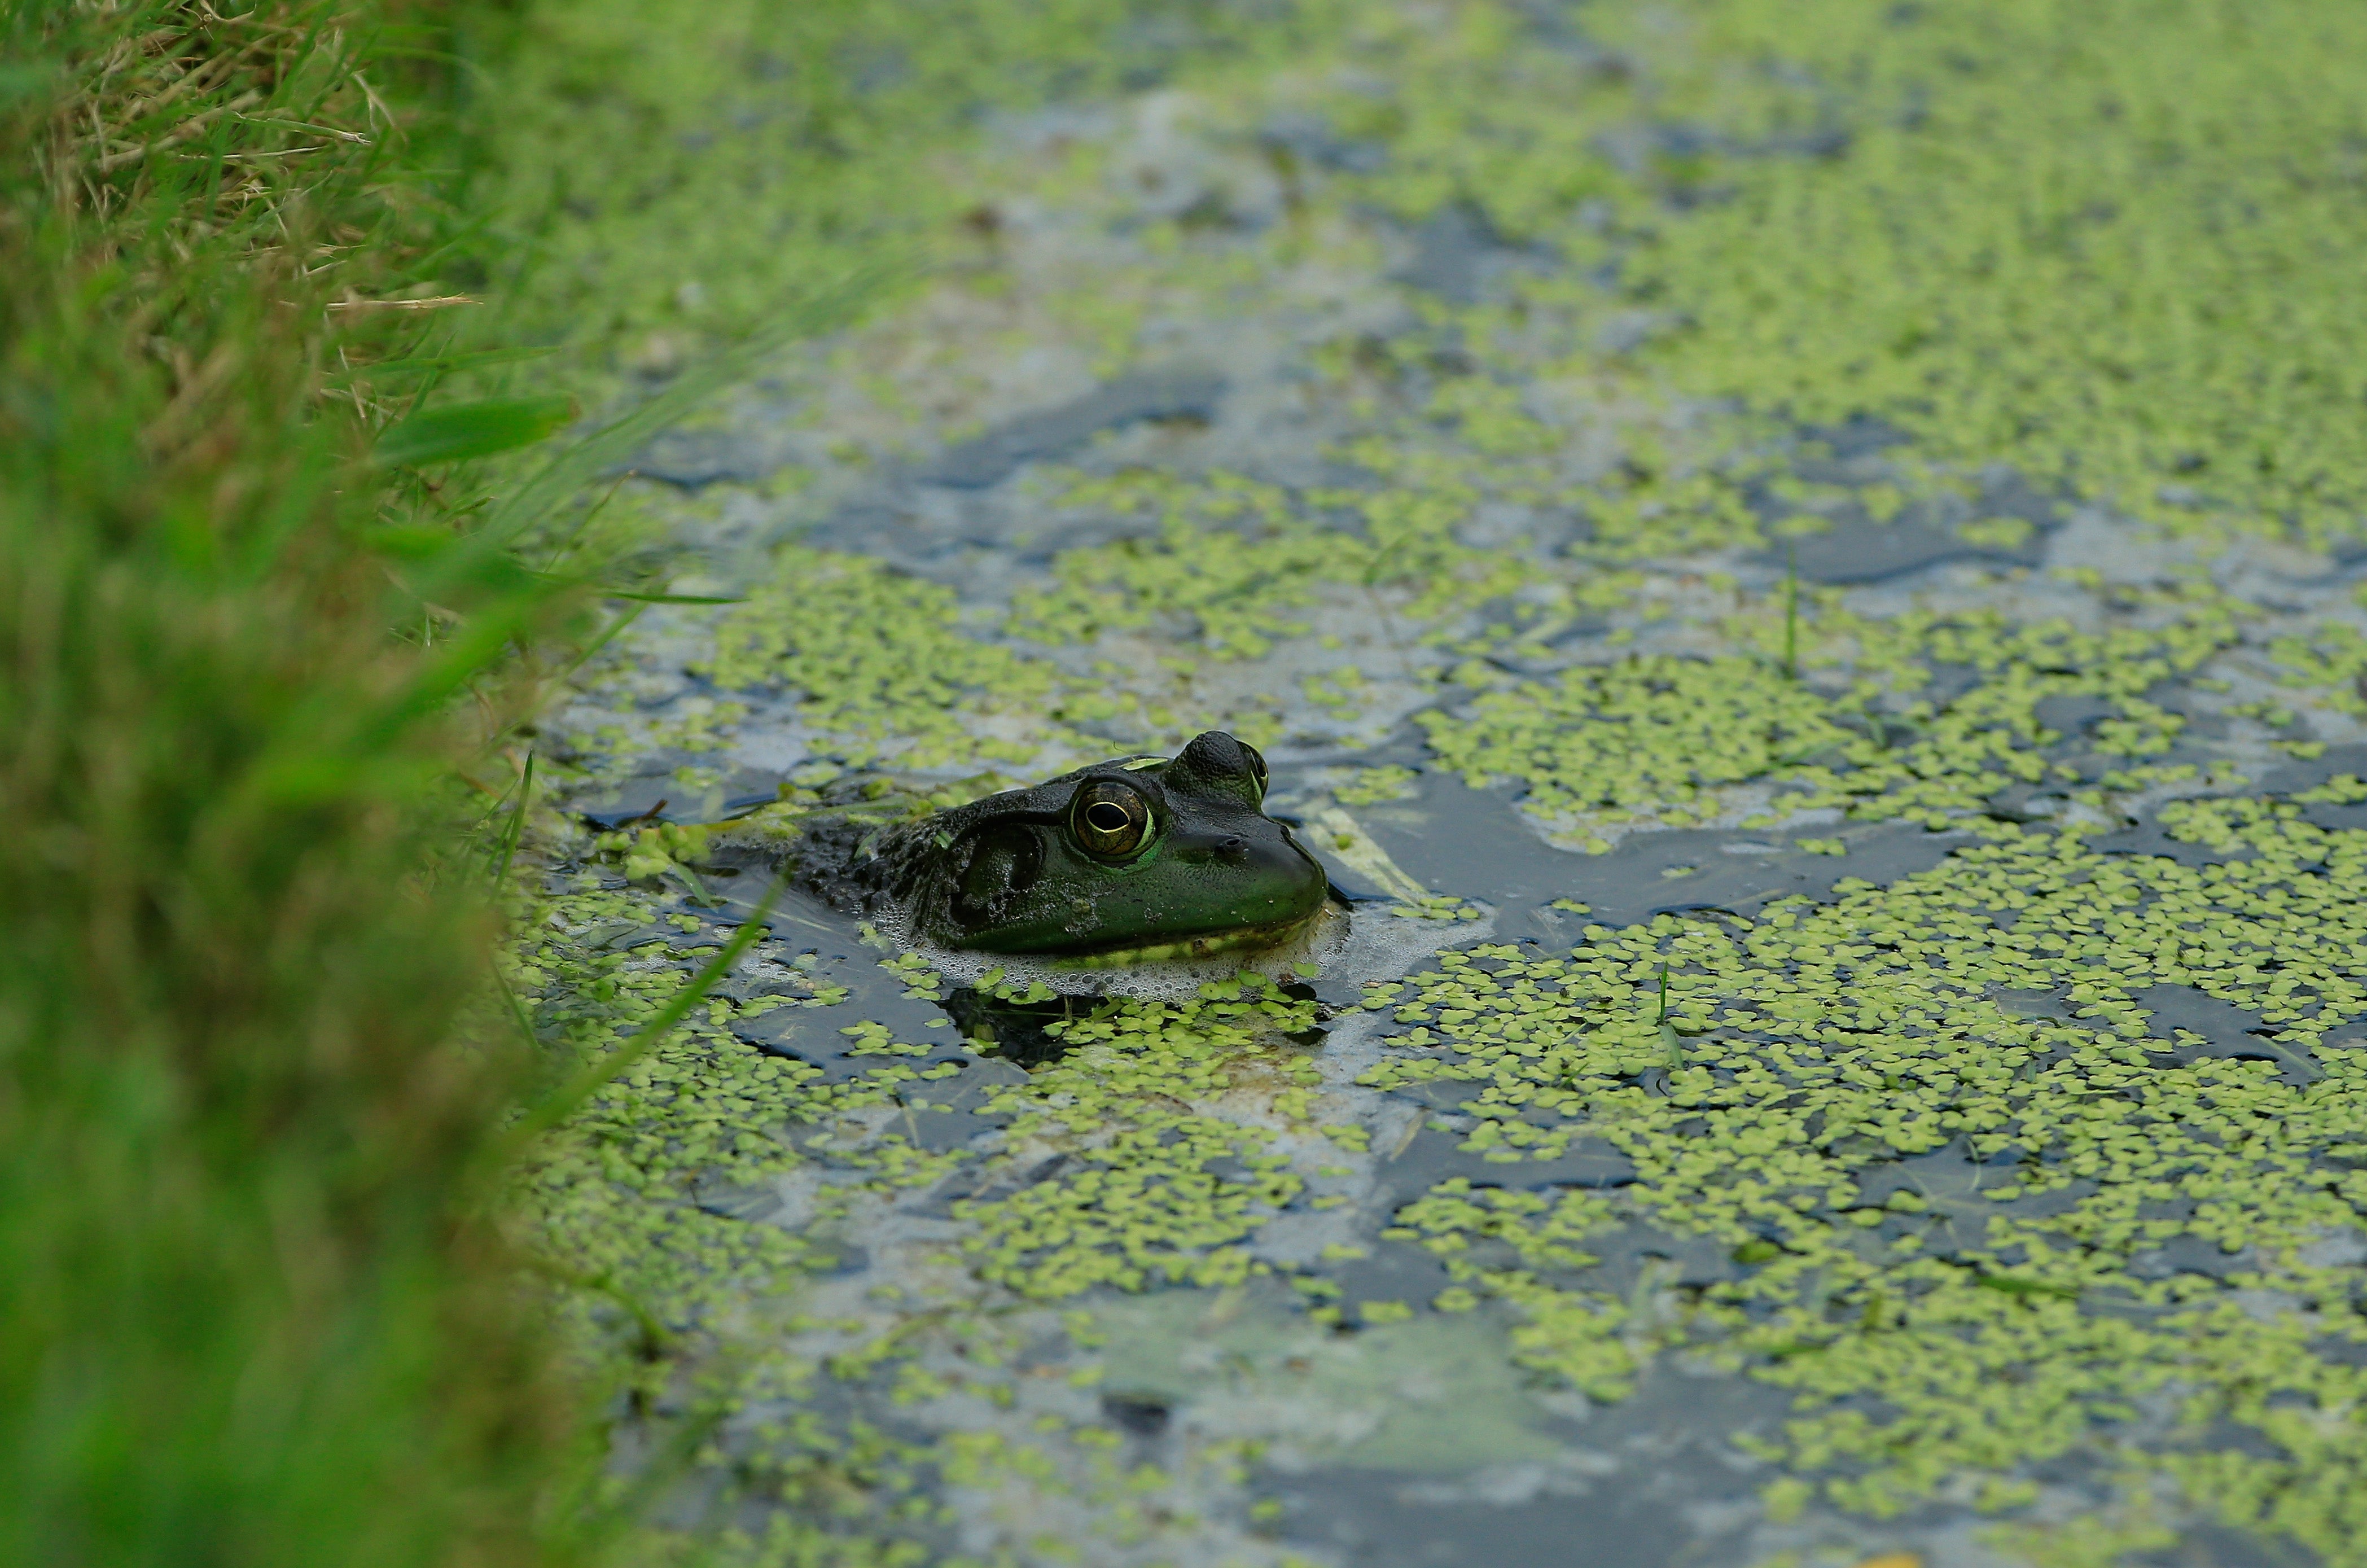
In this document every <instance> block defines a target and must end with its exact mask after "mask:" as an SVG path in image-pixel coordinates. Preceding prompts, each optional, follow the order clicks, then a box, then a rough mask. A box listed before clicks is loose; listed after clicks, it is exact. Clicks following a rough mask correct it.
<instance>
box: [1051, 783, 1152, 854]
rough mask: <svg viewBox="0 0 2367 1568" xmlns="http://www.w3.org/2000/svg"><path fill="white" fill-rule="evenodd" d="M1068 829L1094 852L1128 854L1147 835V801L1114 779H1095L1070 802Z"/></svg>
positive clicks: (1139, 845) (1148, 806) (1136, 847)
mask: <svg viewBox="0 0 2367 1568" xmlns="http://www.w3.org/2000/svg"><path fill="white" fill-rule="evenodd" d="M1069 830H1070V832H1071V833H1074V834H1075V835H1077V842H1078V843H1080V844H1082V845H1083V846H1085V847H1086V849H1088V850H1090V851H1091V852H1092V853H1093V854H1095V855H1102V856H1109V857H1113V858H1116V857H1122V856H1127V855H1131V854H1133V853H1134V852H1135V851H1136V850H1138V849H1139V848H1141V847H1142V846H1143V844H1144V843H1145V842H1146V841H1147V840H1148V839H1149V838H1150V801H1146V800H1144V799H1143V798H1142V794H1141V792H1140V791H1139V790H1134V789H1131V788H1129V787H1127V785H1124V784H1121V783H1119V782H1117V780H1116V779H1114V778H1097V779H1095V780H1093V782H1092V783H1091V784H1088V785H1086V786H1085V787H1084V788H1083V789H1082V790H1078V791H1077V798H1076V799H1075V800H1074V801H1070V803H1069Z"/></svg>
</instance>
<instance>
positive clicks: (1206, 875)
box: [798, 730, 1331, 968]
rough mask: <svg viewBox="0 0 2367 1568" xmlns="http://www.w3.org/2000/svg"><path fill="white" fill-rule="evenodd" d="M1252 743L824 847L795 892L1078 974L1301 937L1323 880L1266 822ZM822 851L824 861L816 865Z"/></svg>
mask: <svg viewBox="0 0 2367 1568" xmlns="http://www.w3.org/2000/svg"><path fill="white" fill-rule="evenodd" d="M1267 779H1268V773H1267V767H1266V762H1265V758H1264V757H1263V756H1261V755H1260V754H1259V752H1258V750H1257V748H1256V747H1255V746H1252V745H1250V744H1247V743H1246V742H1243V741H1241V740H1240V739H1237V738H1236V737H1235V736H1233V735H1231V734H1229V733H1226V732H1224V731H1222V730H1210V731H1207V732H1206V733H1202V734H1199V735H1196V736H1195V737H1193V739H1192V740H1191V741H1190V742H1189V743H1188V744H1185V745H1184V746H1183V749H1182V750H1181V751H1179V752H1177V753H1176V754H1175V755H1174V756H1172V757H1161V756H1118V757H1112V758H1110V759H1108V760H1106V761H1104V762H1097V763H1093V764H1092V765H1091V766H1088V767H1080V768H1077V769H1074V770H1073V771H1071V772H1068V773H1063V774H1061V775H1060V776H1059V778H1048V779H1046V780H1045V781H1044V782H1043V783H1041V784H1037V785H1036V786H1034V787H1033V788H1030V789H1025V790H1004V791H1002V793H1000V794H994V795H989V796H986V797H985V798H983V799H981V800H977V801H970V802H969V803H968V804H967V805H961V806H956V807H954V808H952V809H951V810H948V811H942V812H935V813H934V814H932V815H930V816H927V817H923V818H922V819H920V820H918V821H916V822H912V823H909V824H902V825H899V826H894V827H889V828H884V829H882V828H876V827H875V828H873V829H871V830H870V831H869V832H867V833H864V834H863V835H861V836H860V837H859V838H855V839H853V840H852V842H849V841H848V838H849V835H851V833H852V830H851V829H843V830H842V831H841V837H840V840H839V842H838V843H837V844H836V846H835V847H834V848H833V847H832V846H830V845H828V844H827V843H824V844H822V845H813V844H812V843H811V841H810V849H809V852H808V853H807V854H805V855H803V856H801V857H799V859H800V860H801V862H802V864H801V865H800V867H799V868H798V880H800V881H804V882H805V883H807V885H808V886H809V887H810V888H812V889H813V890H814V891H816V892H819V893H821V895H822V896H824V897H825V898H827V899H828V900H829V901H830V902H831V903H835V904H838V905H840V906H841V907H842V908H851V909H854V910H855V911H857V912H858V913H860V914H862V915H865V916H866V917H867V918H869V919H872V920H874V921H875V922H877V923H878V925H879V926H881V927H882V928H884V929H887V930H889V931H891V932H893V933H894V934H896V935H898V936H899V937H901V938H903V939H904V940H905V941H906V942H907V943H908V944H911V945H913V946H923V947H929V948H935V949H944V950H946V951H949V952H955V953H977V954H984V955H990V956H993V957H1002V958H1011V959H1025V960H1033V961H1036V962H1043V963H1050V964H1056V965H1062V966H1070V967H1083V968H1095V967H1108V966H1116V965H1132V964H1148V963H1157V962H1160V961H1162V960H1198V959H1204V958H1208V957H1212V956H1215V955H1217V954H1223V953H1231V952H1238V951H1246V950H1249V949H1262V948H1271V947H1275V946H1279V945H1281V944H1284V943H1286V942H1288V941H1290V940H1292V939H1293V938H1294V937H1297V936H1298V935H1299V934H1301V933H1303V932H1304V931H1306V930H1307V929H1308V926H1310V925H1311V924H1312V923H1313V922H1314V921H1315V920H1316V918H1317V917H1318V915H1319V914H1320V913H1321V912H1322V910H1323V907H1324V905H1325V903H1326V902H1327V899H1328V898H1329V896H1330V893H1331V884H1330V881H1329V880H1328V879H1327V878H1326V877H1325V875H1324V871H1323V868H1322V866H1321V864H1320V863H1319V862H1318V861H1317V860H1316V858H1315V857H1314V856H1312V855H1310V854H1308V852H1307V850H1306V849H1305V848H1304V847H1302V846H1300V845H1299V843H1298V841H1297V839H1296V838H1295V837H1293V836H1292V835H1291V830H1290V827H1289V824H1286V823H1282V822H1277V821H1276V820H1274V818H1272V817H1270V816H1268V815H1266V814H1265V809H1264V807H1265V794H1266V785H1267ZM817 851H818V852H817Z"/></svg>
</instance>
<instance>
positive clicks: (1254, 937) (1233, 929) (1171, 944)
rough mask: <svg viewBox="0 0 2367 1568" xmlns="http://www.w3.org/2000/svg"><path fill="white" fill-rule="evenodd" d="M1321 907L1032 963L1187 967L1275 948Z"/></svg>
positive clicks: (1083, 966) (1085, 966)
mask: <svg viewBox="0 0 2367 1568" xmlns="http://www.w3.org/2000/svg"><path fill="white" fill-rule="evenodd" d="M1323 909H1324V906H1323V904H1321V903H1318V904H1317V905H1316V906H1315V907H1314V908H1313V909H1310V910H1308V912H1307V913H1306V914H1304V915H1300V916H1298V917H1297V919H1295V920H1284V921H1279V922H1276V923H1275V924H1274V925H1271V926H1229V927H1228V928H1226V929H1225V930H1222V931H1204V932H1202V933H1201V934H1200V935H1198V936H1196V937H1176V938H1175V939H1173V940H1172V941H1166V942H1146V943H1143V944H1140V945H1139V946H1136V947H1130V948H1104V949H1102V950H1101V951H1099V952H1093V953H1063V954H1060V955H1058V956H1054V955H1053V954H1050V953H1044V954H1037V955H1034V961H1035V962H1037V963H1041V964H1046V965H1048V966H1050V967H1052V968H1056V969H1123V968H1125V967H1126V966H1127V965H1129V964H1141V963H1189V962H1190V961H1192V960H1195V959H1205V958H1213V957H1215V956H1216V955H1217V954H1218V953H1237V952H1240V950H1242V949H1245V948H1271V947H1278V946H1280V945H1281V944H1282V943H1284V942H1286V941H1288V940H1290V939H1291V938H1292V937H1296V936H1297V935H1298V934H1299V933H1301V932H1303V931H1305V930H1306V929H1307V928H1308V926H1312V925H1314V924H1315V922H1316V920H1317V918H1318V917H1319V916H1320V915H1322V913H1323Z"/></svg>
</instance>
